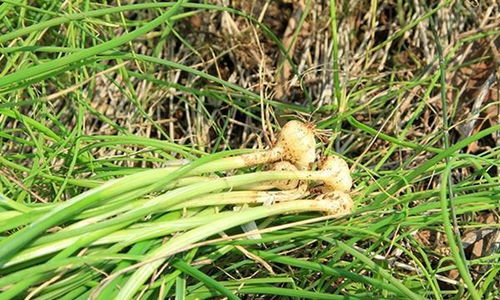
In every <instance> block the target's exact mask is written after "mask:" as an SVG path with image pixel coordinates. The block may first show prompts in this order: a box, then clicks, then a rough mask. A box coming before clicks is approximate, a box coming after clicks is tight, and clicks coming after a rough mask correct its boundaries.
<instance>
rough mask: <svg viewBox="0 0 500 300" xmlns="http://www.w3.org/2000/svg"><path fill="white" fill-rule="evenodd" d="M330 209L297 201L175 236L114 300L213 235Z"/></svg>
mask: <svg viewBox="0 0 500 300" xmlns="http://www.w3.org/2000/svg"><path fill="white" fill-rule="evenodd" d="M331 208H332V202H331V201H325V200H318V201H315V200H313V201H311V200H297V201H291V202H286V203H279V204H275V205H272V206H266V207H256V208H250V209H246V210H243V211H241V212H237V213H233V214H232V215H231V216H229V217H226V218H221V219H218V220H217V221H214V222H211V223H208V224H205V225H203V226H199V227H197V228H195V229H192V230H190V231H188V232H186V233H184V234H182V235H178V236H176V237H174V238H172V239H170V240H169V241H168V242H166V243H165V244H163V245H162V246H160V247H159V248H157V249H156V250H155V251H154V252H152V253H151V254H149V255H148V256H146V259H145V261H144V263H143V265H142V266H141V267H140V268H139V269H138V270H137V271H135V272H134V274H133V275H132V276H131V277H130V278H129V280H128V281H127V283H126V284H125V286H124V287H123V288H122V289H121V291H120V293H119V294H118V297H117V298H118V299H131V298H132V297H133V296H134V295H135V293H136V292H137V289H138V288H140V287H141V286H142V284H143V283H144V282H145V281H146V280H147V279H148V278H149V276H151V274H152V273H153V272H154V271H155V270H156V269H157V268H158V267H159V266H161V265H162V264H163V263H164V262H165V260H166V259H167V258H168V257H169V256H171V255H173V254H175V253H177V252H180V251H182V250H183V249H185V248H186V247H188V246H190V245H192V244H194V243H196V242H198V241H201V240H203V239H205V238H208V237H210V236H212V235H214V234H216V233H217V232H221V231H224V230H227V229H230V228H232V227H235V226H239V225H242V224H245V223H247V222H250V221H254V220H258V219H261V218H265V217H269V216H273V215H278V214H284V213H292V212H301V211H327V212H329V213H333V212H332V211H331ZM336 213H341V212H336ZM136 267H137V266H131V267H130V268H127V269H124V270H123V271H128V270H132V269H134V268H136ZM117 274H118V273H117ZM115 275H116V274H115ZM113 276H114V275H113ZM110 278H111V277H110ZM98 293H99V289H97V290H96V291H95V294H98Z"/></svg>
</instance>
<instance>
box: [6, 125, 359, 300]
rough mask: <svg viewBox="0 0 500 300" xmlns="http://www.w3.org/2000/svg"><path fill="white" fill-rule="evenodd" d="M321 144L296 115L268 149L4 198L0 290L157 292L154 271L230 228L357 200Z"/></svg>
mask: <svg viewBox="0 0 500 300" xmlns="http://www.w3.org/2000/svg"><path fill="white" fill-rule="evenodd" d="M315 148H316V142H315V135H314V129H313V127H312V126H310V125H307V124H304V123H301V122H298V121H290V122H288V123H287V124H286V125H285V126H284V127H283V128H282V131H281V133H280V136H279V138H278V142H277V143H276V145H275V146H274V147H272V148H271V149H270V150H267V151H247V152H248V153H245V154H240V155H234V153H231V152H229V153H227V152H224V153H218V154H214V155H209V156H206V157H202V158H199V159H198V160H195V161H193V162H191V163H189V164H184V165H178V166H172V167H166V168H162V169H153V170H148V171H143V172H139V173H135V174H132V175H128V176H125V177H122V178H119V179H114V180H111V181H109V182H106V183H104V184H101V185H99V186H98V187H95V188H93V189H90V190H88V191H87V192H84V193H82V194H80V195H78V196H76V197H73V198H72V199H69V200H68V201H65V202H61V203H51V204H43V205H40V204H37V205H35V204H32V205H24V204H20V203H18V202H15V201H13V200H11V199H7V198H5V197H4V198H3V199H1V200H2V201H1V205H2V208H3V210H2V211H0V228H1V231H2V232H3V238H2V240H1V241H0V266H1V272H2V277H0V288H1V291H2V293H1V295H0V299H10V298H13V297H23V298H32V297H40V298H41V299H61V298H63V297H67V298H71V297H72V296H73V295H74V296H75V297H76V296H80V297H84V298H86V297H91V298H96V299H97V298H98V299H112V298H117V299H132V298H135V297H137V296H138V295H140V294H143V293H148V287H150V285H149V283H150V278H151V277H152V276H154V277H156V276H158V272H163V273H168V272H171V270H169V266H170V265H172V264H175V263H176V260H175V254H178V253H181V252H184V251H186V250H188V249H192V248H194V247H197V243H199V242H201V241H203V240H205V239H207V238H209V237H214V236H215V237H217V236H218V234H223V231H226V230H229V229H231V228H238V227H239V226H242V228H246V231H247V234H246V237H247V238H256V237H257V238H258V237H259V235H258V232H252V230H249V229H248V228H256V227H255V223H253V222H254V221H255V220H258V219H262V218H266V217H271V216H277V215H282V214H291V213H301V212H321V213H324V214H329V215H334V216H342V215H345V214H347V213H349V212H350V211H351V209H352V207H353V203H352V200H351V198H350V197H349V195H348V194H347V193H348V192H349V190H350V188H351V185H352V180H351V176H350V174H349V168H348V166H347V164H346V162H345V161H344V160H343V159H341V158H339V157H337V156H327V157H323V158H322V159H320V160H319V161H318V162H316V149H315ZM139 254H140V255H139ZM220 255H222V254H220ZM188 267H189V266H188ZM89 282H93V283H94V284H89ZM215 286H217V285H215ZM218 292H219V293H220V294H223V295H224V294H225V295H226V296H227V297H229V298H231V297H232V294H229V295H228V294H227V293H228V291H227V290H225V289H224V288H223V287H221V288H220V290H219V291H218Z"/></svg>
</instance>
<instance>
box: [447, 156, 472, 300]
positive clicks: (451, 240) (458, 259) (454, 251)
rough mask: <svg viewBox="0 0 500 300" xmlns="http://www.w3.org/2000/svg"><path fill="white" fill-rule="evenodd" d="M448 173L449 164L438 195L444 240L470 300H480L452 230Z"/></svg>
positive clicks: (449, 169) (449, 170)
mask: <svg viewBox="0 0 500 300" xmlns="http://www.w3.org/2000/svg"><path fill="white" fill-rule="evenodd" d="M450 172H451V164H447V165H446V168H445V170H444V172H443V174H442V175H441V191H440V193H439V196H440V200H441V216H442V219H443V226H444V232H445V234H446V238H447V240H448V244H449V246H450V250H451V255H452V256H453V260H454V261H455V264H456V265H457V269H458V272H459V273H460V276H461V277H462V279H463V281H464V282H465V285H467V289H468V291H469V293H470V295H471V297H472V299H474V300H480V299H481V296H479V293H478V292H477V290H476V288H475V286H474V283H473V282H472V278H471V276H470V273H469V270H468V269H467V267H466V266H465V263H464V261H463V260H462V256H461V255H460V250H459V248H458V245H457V242H456V240H455V234H454V233H453V228H452V226H451V222H450V212H449V207H448V178H449V176H450Z"/></svg>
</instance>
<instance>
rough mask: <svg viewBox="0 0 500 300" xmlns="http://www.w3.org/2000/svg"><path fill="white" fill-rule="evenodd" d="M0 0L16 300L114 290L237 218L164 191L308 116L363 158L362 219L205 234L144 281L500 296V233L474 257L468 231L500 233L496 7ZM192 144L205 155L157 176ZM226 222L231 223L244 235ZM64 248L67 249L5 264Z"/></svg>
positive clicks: (358, 213)
mask: <svg viewBox="0 0 500 300" xmlns="http://www.w3.org/2000/svg"><path fill="white" fill-rule="evenodd" d="M0 2H1V3H0V228H1V229H2V234H1V235H0V265H2V266H1V267H0V289H1V291H2V293H0V299H11V298H16V297H17V298H19V299H21V298H26V297H27V296H28V295H33V296H35V297H37V298H40V299H86V298H89V297H90V298H91V297H94V296H95V297H98V298H99V299H109V298H111V297H113V296H116V295H118V292H119V290H120V288H122V287H123V286H125V285H126V283H127V281H128V280H129V279H130V278H134V277H133V276H135V275H133V274H135V273H134V272H135V271H136V270H137V269H138V268H139V267H140V264H141V262H143V261H144V260H147V259H151V257H154V254H155V253H162V251H161V249H162V247H164V245H168V243H165V241H167V240H168V241H172V240H173V241H174V242H175V238H173V239H169V238H167V237H170V236H171V235H172V234H173V233H175V232H177V231H187V232H190V231H188V230H191V229H192V230H196V228H198V230H200V229H199V228H201V227H200V226H201V225H205V223H207V222H216V220H214V218H216V216H219V215H216V214H215V213H214V208H213V207H206V208H204V207H202V208H192V209H188V210H179V209H177V210H168V208H167V207H166V206H165V205H166V204H165V203H166V202H162V201H164V200H165V199H167V200H168V201H170V200H171V199H170V198H168V197H166V198H165V199H163V198H162V196H161V192H162V191H163V190H165V189H166V188H167V187H169V185H168V184H170V186H177V184H180V183H179V182H180V179H179V178H181V177H184V176H186V175H187V174H193V173H190V172H193V169H195V168H201V170H205V171H206V170H213V171H214V172H211V174H212V175H218V176H223V175H227V174H228V173H226V172H225V171H226V170H225V169H224V168H223V167H221V166H220V165H217V159H219V158H221V157H223V156H227V155H230V154H234V153H240V152H241V153H244V152H246V151H245V150H242V151H240V150H235V151H233V150H234V149H239V148H262V147H264V146H266V145H268V144H269V142H272V141H274V135H273V134H276V133H277V132H279V127H280V125H282V124H283V123H284V122H285V120H288V119H293V118H298V119H305V120H308V121H311V122H313V123H314V124H316V126H317V128H318V129H320V130H319V135H320V138H321V143H320V145H319V147H318V149H317V151H318V153H321V154H328V153H332V152H333V153H338V154H339V155H341V156H342V157H343V158H345V159H346V160H347V161H348V162H349V165H350V166H353V168H352V173H353V178H354V182H355V185H354V190H353V192H352V193H351V195H352V198H353V200H354V202H355V204H356V208H355V210H354V212H353V213H352V214H350V215H348V216H345V217H342V218H340V219H329V220H325V218H323V219H317V217H318V216H319V215H318V214H315V213H313V212H311V213H301V214H285V215H278V216H272V217H260V218H259V220H258V221H257V224H258V226H259V228H262V229H264V230H265V231H264V232H263V233H261V239H258V240H255V239H248V238H246V237H240V238H238V239H229V238H223V237H222V238H221V237H220V236H219V235H216V234H210V232H209V233H207V235H206V236H202V237H201V238H200V241H199V243H195V244H194V246H192V247H189V246H188V247H187V248H186V249H185V251H182V252H180V253H176V254H175V255H173V256H170V257H167V258H165V257H157V258H155V259H159V260H157V264H158V265H160V266H161V267H160V269H159V270H161V272H158V273H157V274H155V276H154V277H152V279H151V280H150V281H147V283H146V284H139V285H140V286H138V287H137V289H136V290H134V291H133V292H134V293H135V292H137V293H138V294H142V296H143V298H146V299H157V298H176V299H177V298H178V299H198V298H210V297H215V296H218V297H228V298H230V299H238V297H239V298H250V299H253V298H258V297H275V298H280V299H281V298H283V299H289V298H290V299H295V298H301V299H380V298H388V299H422V298H424V299H469V298H470V299H495V298H497V297H499V296H500V294H499V288H500V286H499V283H498V271H499V270H500V260H499V259H500V257H499V254H498V245H495V244H492V245H491V246H490V247H489V248H488V249H486V251H484V252H483V253H482V254H481V255H480V256H473V255H472V254H471V249H470V248H468V249H464V246H463V243H462V241H463V239H464V236H466V234H467V233H468V232H471V231H476V232H479V231H480V230H481V229H487V228H490V229H493V230H496V231H498V230H500V227H499V226H498V213H499V203H500V188H499V187H498V182H499V180H500V176H499V165H500V159H499V158H500V148H499V144H498V141H497V140H498V134H499V132H500V131H499V130H500V125H498V120H497V119H496V121H495V114H494V110H493V109H494V108H495V107H496V108H497V109H498V105H499V104H500V103H499V102H498V91H497V90H498V83H497V82H494V83H493V84H492V85H489V86H486V85H485V82H486V78H488V76H490V74H493V72H495V68H496V67H495V66H496V65H495V60H496V59H497V58H495V55H497V54H495V51H494V50H493V49H492V46H491V45H494V44H495V39H498V35H499V34H500V32H499V30H498V28H499V27H498V23H495V22H497V21H496V19H494V18H493V17H492V16H493V15H494V14H495V12H498V7H493V8H492V10H491V11H488V7H487V6H486V4H485V3H481V4H479V6H478V7H473V6H471V4H469V3H468V2H467V1H464V2H462V1H456V2H454V1H441V2H439V3H434V4H433V5H432V6H427V4H424V3H420V2H419V1H410V2H407V1H399V0H397V1H392V2H382V1H368V0H365V1H358V2H356V3H354V4H352V3H349V1H333V0H332V1H327V3H324V2H325V1H315V0H310V1H305V2H304V6H301V5H300V4H298V2H297V3H295V2H294V3H295V4H287V3H285V2H286V1H270V2H269V4H268V6H263V5H256V6H254V7H252V6H251V5H250V4H248V5H249V6H248V5H246V4H245V3H247V2H242V3H239V2H238V1H229V2H230V4H231V6H230V7H225V6H223V5H222V4H221V3H222V1H207V2H206V3H204V2H203V1H199V2H201V3H198V2H197V3H194V1H192V3H191V2H189V1H178V2H170V3H164V2H161V3H155V2H151V3H140V4H130V3H129V2H127V1H121V2H120V1H118V2H112V1H101V2H92V1H70V2H64V4H63V5H61V2H56V1H45V2H37V3H36V4H35V3H34V2H21V1H13V0H8V1H5V0H2V1H0ZM250 2H251V1H250ZM250 2H248V3H250ZM471 2H473V1H471ZM262 3H266V2H265V1H263V2H262ZM263 7H265V8H266V9H267V10H266V11H264V12H262V11H261V9H262V8H263ZM261 13H262V15H261ZM488 14H489V15H488ZM291 18H295V19H294V21H295V24H296V26H295V27H293V28H291V35H290V36H289V37H284V36H283V35H284V32H285V28H286V27H287V26H289V19H291ZM290 24H291V23H290ZM288 39H289V40H288ZM287 40H288V42H289V43H288V42H287ZM427 54H429V55H427ZM287 68H289V70H290V72H289V73H290V77H289V78H286V80H285V81H282V79H280V78H282V75H283V74H285V73H286V72H284V70H285V69H287ZM294 76H295V77H294ZM279 86H286V89H285V95H284V97H283V98H277V97H275V92H276V89H277V87H279ZM495 88H496V90H495ZM482 89H487V90H489V93H488V96H487V97H486V98H485V99H483V100H481V99H479V98H478V93H479V91H481V90H482ZM478 101H482V102H481V103H479V102H478ZM478 103H479V107H478V108H477V112H475V113H472V112H471V110H473V109H476V108H474V105H476V104H478ZM492 111H493V114H492V113H491V112H492ZM476 118H477V120H476V123H475V127H474V130H473V132H472V133H471V134H464V132H463V131H462V126H463V125H464V124H469V123H470V122H472V120H474V119H476ZM209 154H210V155H209ZM179 159H182V160H186V161H188V160H189V161H192V162H193V163H191V164H187V165H184V166H183V167H181V168H180V169H178V170H177V171H175V172H163V173H162V171H159V170H160V168H164V167H168V166H169V164H176V163H182V162H184V161H181V162H179V161H178V160H179ZM203 168H206V169H203ZM198 170H200V169H198ZM252 170H254V169H250V170H249V169H242V170H241V171H238V172H235V173H234V174H232V175H238V176H239V175H241V176H243V177H238V178H247V177H248V178H250V177H252V176H253V175H251V174H250V175H248V174H246V175H245V173H247V172H248V171H252ZM258 170H259V169H258ZM141 171H145V172H141ZM245 176H247V177H245ZM256 176H258V175H256ZM236 177H237V176H236ZM112 179H116V180H115V181H114V182H110V181H109V180H112ZM185 180H187V181H189V180H192V181H189V183H194V182H197V180H201V179H197V178H191V179H185ZM260 180H264V179H263V178H261V179H260ZM187 181H186V182H187ZM201 181H202V180H201ZM105 182H108V183H106V184H104V185H103V183H105ZM195 184H198V185H199V186H204V187H205V188H207V189H211V190H213V191H215V192H218V191H219V190H220V189H223V190H224V188H223V186H222V185H221V186H214V185H213V182H208V183H207V182H205V183H204V182H200V183H195ZM185 190H186V191H187V192H186V194H185V197H187V196H188V195H189V194H188V193H189V188H186V189H185ZM180 191H183V190H182V188H180ZM166 195H168V194H166ZM182 197H183V196H179V198H178V199H181V198H182ZM187 198H189V197H187ZM175 199H177V198H175ZM183 199H184V198H183ZM144 203H147V204H144ZM172 203H173V202H172ZM172 203H170V202H168V204H169V205H170V204H172ZM125 204H127V205H128V206H124V205H125ZM143 204H144V206H143ZM161 205H164V206H165V207H163V208H164V209H162V210H160V208H162V206H161ZM217 209H218V210H219V211H220V212H219V213H220V215H231V212H230V211H231V210H232V209H231V208H230V207H229V206H227V205H226V206H218V207H217ZM46 212H49V213H46ZM106 214H107V215H106ZM264 215H265V214H264ZM487 216H490V218H492V220H493V221H489V223H486V222H485V221H484V220H485V219H486V217H487ZM233 218H234V217H233ZM181 219H184V220H181ZM183 222H184V223H183ZM190 222H192V223H190ZM210 224H217V223H210ZM230 227H231V228H229V229H227V230H225V231H224V232H225V234H227V235H229V236H232V235H238V234H240V233H241V229H240V228H239V227H238V226H236V227H235V226H230ZM155 228H156V230H155ZM193 228H195V229H193ZM47 231H48V232H47ZM192 232H194V233H196V231H192ZM194 233H192V234H194ZM127 235H130V238H129V239H128V238H127ZM492 235H494V234H490V235H489V236H486V237H485V238H484V242H485V243H487V242H488V241H489V240H488V239H493V238H492ZM425 236H427V237H428V238H427V240H426V239H425V238H424V237H425ZM185 237H189V235H186V236H185ZM106 238H109V239H111V242H109V243H104V242H102V241H106ZM120 239H123V240H120ZM194 240H195V238H192V239H190V241H191V242H192V243H194ZM55 242H59V243H61V245H64V247H63V246H61V247H59V248H58V249H59V250H57V251H52V252H50V254H47V253H45V254H44V255H43V256H33V257H28V258H26V259H24V260H23V261H21V262H19V263H17V264H15V265H13V264H9V261H10V260H11V259H12V257H13V256H15V255H16V254H18V252H20V251H23V253H25V252H28V253H29V251H35V250H36V249H38V248H37V247H42V246H43V247H47V246H48V245H49V246H50V245H51V244H50V243H55ZM63 242H65V243H67V244H62V243H63ZM495 247H496V248H495ZM162 261H165V262H166V264H162V263H161V262H162ZM110 275H111V276H114V277H108V276H110ZM106 278H108V280H107V281H106ZM111 279H112V280H111ZM103 282H105V283H107V285H106V286H104V285H103ZM96 291H101V294H100V295H99V296H97V294H96Z"/></svg>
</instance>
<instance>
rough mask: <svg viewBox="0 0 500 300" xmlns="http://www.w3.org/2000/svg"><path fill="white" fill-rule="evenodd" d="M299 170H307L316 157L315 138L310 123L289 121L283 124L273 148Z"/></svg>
mask: <svg viewBox="0 0 500 300" xmlns="http://www.w3.org/2000/svg"><path fill="white" fill-rule="evenodd" d="M273 150H274V151H279V152H280V153H281V154H282V155H283V159H284V160H288V161H290V162H291V163H293V164H294V165H295V166H296V167H297V168H298V169H299V170H307V169H309V167H310V166H311V164H312V163H313V162H314V161H315V159H316V140H315V137H314V130H313V127H312V126H311V125H307V124H304V123H302V122H300V121H290V122H288V123H286V124H285V126H283V128H282V129H281V132H280V135H279V137H278V142H277V144H276V146H275V147H274V148H273Z"/></svg>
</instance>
